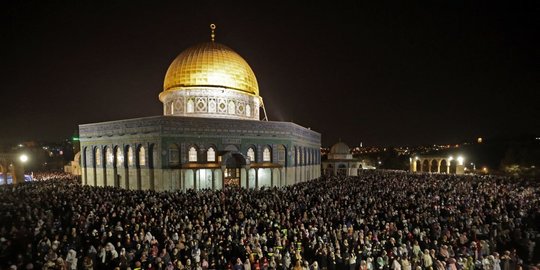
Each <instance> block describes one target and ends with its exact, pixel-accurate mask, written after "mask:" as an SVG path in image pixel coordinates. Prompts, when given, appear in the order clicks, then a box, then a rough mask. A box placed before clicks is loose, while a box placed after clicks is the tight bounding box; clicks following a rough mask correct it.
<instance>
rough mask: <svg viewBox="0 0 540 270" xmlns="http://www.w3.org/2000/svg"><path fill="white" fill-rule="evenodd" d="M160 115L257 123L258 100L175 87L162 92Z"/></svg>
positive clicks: (226, 92) (237, 93)
mask: <svg viewBox="0 0 540 270" xmlns="http://www.w3.org/2000/svg"><path fill="white" fill-rule="evenodd" d="M159 99H160V100H161V102H163V114H164V115H170V116H187V117H206V118H227V119H245V120H260V118H259V107H260V106H261V100H260V97H259V96H255V95H252V94H248V93H244V92H241V91H231V89H227V88H219V87H211V88H210V87H179V88H177V89H174V90H168V91H165V92H162V93H161V94H160V95H159Z"/></svg>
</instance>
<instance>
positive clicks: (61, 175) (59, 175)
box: [32, 171, 75, 181]
mask: <svg viewBox="0 0 540 270" xmlns="http://www.w3.org/2000/svg"><path fill="white" fill-rule="evenodd" d="M72 179H75V176H74V175H73V174H70V173H66V172H63V171H36V172H32V180H34V181H44V180H72Z"/></svg>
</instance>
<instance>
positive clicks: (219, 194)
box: [0, 171, 540, 270]
mask: <svg viewBox="0 0 540 270" xmlns="http://www.w3.org/2000/svg"><path fill="white" fill-rule="evenodd" d="M539 195H540V188H539V186H538V185H537V184H536V183H534V182H527V181H524V180H518V179H510V178H503V177H495V176H472V175H466V176H456V175H442V174H440V175H439V174H411V173H405V172H385V171H365V172H363V173H361V174H360V175H359V176H357V177H356V176H355V177H323V178H320V179H317V180H312V181H307V182H303V183H298V184H295V185H291V186H286V187H281V188H266V189H264V188H263V189H260V190H246V189H241V188H226V189H224V190H216V191H213V190H199V191H194V190H188V191H177V192H155V191H134V190H124V189H119V188H112V187H91V186H84V185H81V184H79V183H78V182H77V181H75V180H73V181H70V180H65V179H64V180H48V181H40V182H32V183H24V184H18V185H5V186H3V187H0V237H1V238H0V268H2V269H235V270H240V269H244V270H250V269H314V270H318V269H361V270H376V269H393V270H399V269H403V270H412V269H414V270H417V269H434V270H435V269H437V270H439V269H440V270H458V269H459V270H460V269H465V270H472V269H486V270H517V269H535V268H536V267H538V262H539V259H540V245H539V244H540V241H539V237H540V236H539V232H540V228H539V227H540V196H539Z"/></svg>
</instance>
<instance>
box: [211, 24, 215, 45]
mask: <svg viewBox="0 0 540 270" xmlns="http://www.w3.org/2000/svg"><path fill="white" fill-rule="evenodd" d="M210 29H211V30H212V34H210V38H212V42H214V39H215V38H216V34H215V30H216V25H215V24H213V23H212V24H210Z"/></svg>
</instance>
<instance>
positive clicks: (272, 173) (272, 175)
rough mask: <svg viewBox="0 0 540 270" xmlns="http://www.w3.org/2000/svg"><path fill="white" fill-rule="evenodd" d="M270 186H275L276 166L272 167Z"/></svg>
mask: <svg viewBox="0 0 540 270" xmlns="http://www.w3.org/2000/svg"><path fill="white" fill-rule="evenodd" d="M270 187H274V168H270Z"/></svg>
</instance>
